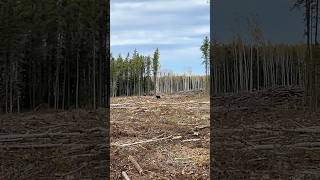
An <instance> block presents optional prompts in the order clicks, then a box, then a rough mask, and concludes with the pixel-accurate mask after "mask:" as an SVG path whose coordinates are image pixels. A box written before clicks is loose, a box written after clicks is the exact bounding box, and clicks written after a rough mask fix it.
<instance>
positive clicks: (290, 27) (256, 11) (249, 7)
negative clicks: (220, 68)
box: [212, 0, 304, 43]
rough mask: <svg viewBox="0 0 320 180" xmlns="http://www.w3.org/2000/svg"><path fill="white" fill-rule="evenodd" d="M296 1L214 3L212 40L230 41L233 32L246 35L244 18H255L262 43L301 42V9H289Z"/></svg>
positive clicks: (222, 0) (229, 0)
mask: <svg viewBox="0 0 320 180" xmlns="http://www.w3.org/2000/svg"><path fill="white" fill-rule="evenodd" d="M295 1H296V0H214V3H213V11H212V14H213V18H212V21H213V22H212V25H213V36H214V38H215V39H217V40H218V41H223V42H226V41H227V42H228V41H230V40H231V39H232V38H233V36H234V34H235V32H237V33H241V34H242V35H243V36H245V35H247V34H248V33H247V32H248V31H247V20H246V19H247V18H248V17H250V16H252V15H254V16H257V20H258V21H259V24H260V27H261V28H262V30H263V32H264V37H265V39H266V40H268V41H271V42H275V43H297V42H301V41H304V36H303V34H304V23H303V9H300V10H299V9H292V7H293V4H294V2H295Z"/></svg>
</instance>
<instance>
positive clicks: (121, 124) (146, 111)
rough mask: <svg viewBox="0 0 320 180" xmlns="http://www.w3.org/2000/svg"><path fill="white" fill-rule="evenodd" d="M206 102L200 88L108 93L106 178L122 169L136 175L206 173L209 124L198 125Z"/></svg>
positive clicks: (190, 176)
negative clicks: (131, 94) (166, 92)
mask: <svg viewBox="0 0 320 180" xmlns="http://www.w3.org/2000/svg"><path fill="white" fill-rule="evenodd" d="M209 107H210V105H209V96H204V95H203V94H200V93H184V94H177V95H167V96H161V98H160V99H157V98H155V97H120V98H114V99H112V105H111V179H121V172H122V171H125V172H126V173H127V174H128V176H129V177H130V178H131V179H139V180H140V179H141V180H143V179H146V180H150V179H209V166H210V165H209V164H210V163H209V145H210V144H209V143H210V134H209V131H210V129H209V128H202V129H199V127H200V128H201V127H203V126H208V125H209ZM166 137H167V139H164V140H159V141H156V142H146V143H141V144H137V145H129V146H126V147H121V145H123V144H128V143H134V142H140V141H145V140H150V139H152V138H156V139H160V138H166ZM185 140H187V141H185ZM129 155H131V156H133V157H134V158H135V159H136V161H137V162H138V163H139V165H140V166H141V168H142V169H143V174H141V175H140V174H139V172H138V171H137V169H136V168H135V167H134V165H133V163H132V162H130V161H129V160H128V157H129Z"/></svg>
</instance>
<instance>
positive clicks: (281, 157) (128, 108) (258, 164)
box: [0, 89, 320, 180]
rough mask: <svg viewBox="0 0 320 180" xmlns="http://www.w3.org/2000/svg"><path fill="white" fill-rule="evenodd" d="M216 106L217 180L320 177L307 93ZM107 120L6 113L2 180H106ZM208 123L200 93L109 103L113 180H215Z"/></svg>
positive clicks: (242, 98)
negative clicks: (126, 178)
mask: <svg viewBox="0 0 320 180" xmlns="http://www.w3.org/2000/svg"><path fill="white" fill-rule="evenodd" d="M211 100H212V102H213V107H212V108H213V119H214V123H215V128H214V130H213V134H211V135H212V136H213V137H214V138H215V139H214V141H213V144H212V146H211V149H212V150H214V154H213V155H214V157H215V160H214V164H215V165H216V166H214V167H212V168H213V169H214V170H215V171H216V172H217V173H216V174H215V176H217V178H218V179H290V180H291V179H293V180H303V179H311V180H312V179H320V113H311V112H310V111H309V110H308V109H307V108H306V107H305V106H304V105H303V92H302V91H301V90H299V89H291V90H288V89H273V90H266V91H261V92H254V93H242V94H240V95H227V96H224V97H222V96H216V97H214V98H213V99H211ZM101 114H104V115H103V117H102V116H101ZM106 116H107V114H106V110H103V109H100V110H97V111H86V110H80V111H67V112H54V111H44V110H42V111H41V112H29V113H20V114H11V115H0V179H1V180H2V179H4V180H7V179H10V180H11V179H28V180H29V179H35V180H37V179H80V180H82V179H87V180H89V179H90V180H96V179H98V180H99V179H101V180H102V179H107V177H108V171H107V169H108V168H107V158H106V157H107V147H108V146H107V141H106V138H107V136H108V134H109V131H108V128H107V123H106V122H105V120H106ZM209 116H210V114H209V97H208V96H205V95H203V94H202V93H191V92H190V93H182V94H175V95H165V96H162V97H161V98H160V99H156V98H154V97H147V96H146V97H119V98H113V99H112V105H111V131H110V135H111V179H114V180H115V179H122V172H126V173H127V175H128V176H129V177H130V178H131V179H133V180H135V179H138V180H140V179H141V180H143V179H147V180H149V179H152V180H153V179H173V180H174V179H209V166H210V163H209V147H210V143H209V139H210V132H209V131H210V126H209V124H210V121H209ZM129 157H130V158H131V160H132V158H133V159H134V160H135V161H136V162H137V163H138V164H139V166H140V167H141V169H142V172H140V173H139V170H137V168H136V167H135V165H134V163H133V162H131V160H130V158H129Z"/></svg>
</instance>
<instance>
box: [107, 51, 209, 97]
mask: <svg viewBox="0 0 320 180" xmlns="http://www.w3.org/2000/svg"><path fill="white" fill-rule="evenodd" d="M159 59H160V52H159V50H158V49H156V50H155V51H154V53H153V55H152V56H150V55H147V56H145V55H142V54H140V53H139V52H138V51H137V50H136V49H135V50H134V52H133V53H132V56H130V54H129V53H128V54H127V56H126V57H125V58H124V57H122V55H121V54H120V55H118V56H117V57H113V56H111V96H112V97H115V96H141V95H154V94H158V93H165V94H170V93H175V92H180V91H195V90H204V89H205V81H206V78H205V76H194V75H191V74H184V75H177V74H174V73H172V72H164V71H160V63H159Z"/></svg>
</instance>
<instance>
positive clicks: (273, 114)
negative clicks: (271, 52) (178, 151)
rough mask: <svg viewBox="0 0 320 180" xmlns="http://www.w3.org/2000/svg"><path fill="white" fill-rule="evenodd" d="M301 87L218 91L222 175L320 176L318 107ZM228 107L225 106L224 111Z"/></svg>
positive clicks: (216, 146)
mask: <svg viewBox="0 0 320 180" xmlns="http://www.w3.org/2000/svg"><path fill="white" fill-rule="evenodd" d="M303 99H304V98H303V92H302V91H301V90H299V89H291V90H288V89H273V90H271V89H270V90H266V91H262V92H256V93H244V94H241V96H239V95H234V96H226V97H215V98H214V99H212V100H213V103H214V107H213V109H214V110H215V111H217V112H216V113H214V117H213V119H215V123H216V124H215V128H214V130H213V134H212V135H213V137H214V139H215V140H214V141H213V144H212V146H211V147H212V148H213V150H214V154H213V155H214V157H215V161H214V164H215V165H216V166H215V167H213V168H214V170H215V172H217V173H216V174H215V176H216V177H217V178H218V179H288V180H289V179H290V180H304V179H308V180H309V179H314V180H316V179H320V113H312V112H310V111H309V110H308V109H307V108H306V107H305V106H304V103H303ZM225 108H227V111H224V110H222V111H220V110H221V109H225Z"/></svg>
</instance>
